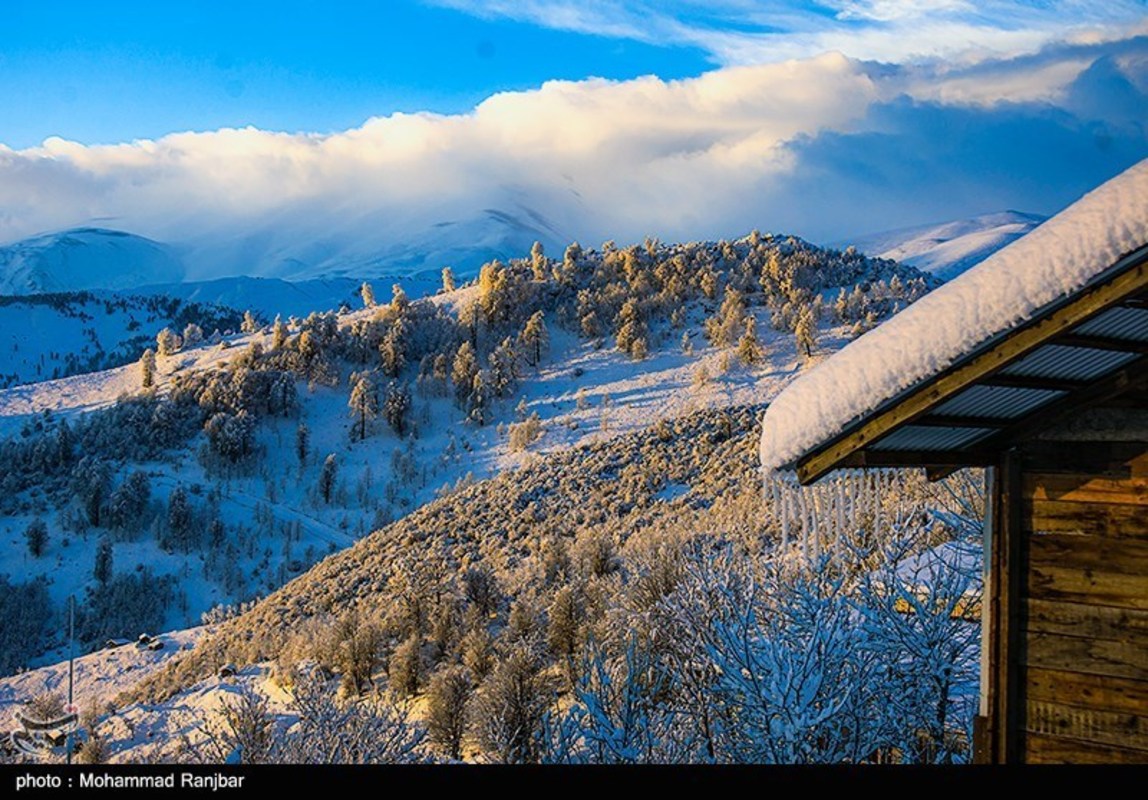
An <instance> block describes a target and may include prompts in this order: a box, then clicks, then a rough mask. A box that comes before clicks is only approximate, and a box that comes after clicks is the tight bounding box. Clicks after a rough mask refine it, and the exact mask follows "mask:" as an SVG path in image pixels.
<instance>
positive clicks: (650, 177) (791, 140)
mask: <svg viewBox="0 0 1148 800" xmlns="http://www.w3.org/2000/svg"><path fill="white" fill-rule="evenodd" d="M1146 78H1148V41H1146V40H1130V41H1127V42H1114V43H1104V44H1080V45H1063V44H1062V45H1057V46H1055V47H1050V48H1046V49H1045V50H1044V51H1042V52H1040V53H1038V54H1036V55H1033V56H1028V57H1023V58H1013V59H1008V60H998V61H981V62H979V63H977V64H975V65H973V66H967V67H954V66H952V65H945V64H927V65H901V66H897V65H889V64H878V63H872V62H863V61H858V60H855V59H849V58H846V57H844V56H842V55H840V54H826V55H822V56H818V57H816V58H811V59H802V60H794V61H787V62H782V63H774V64H765V65H758V66H744V67H727V68H724V69H719V70H715V71H714V72H711V73H708V74H705V75H702V76H699V77H697V78H691V79H687V80H680V81H663V80H660V79H657V78H654V77H646V78H640V79H637V80H632V81H625V82H613V81H605V80H588V81H582V82H566V81H555V82H550V83H546V84H544V85H543V86H542V87H540V88H539V89H537V90H534V91H529V92H508V93H503V94H498V95H495V96H493V97H491V98H489V99H487V100H486V101H485V102H483V103H481V104H480V105H479V106H478V107H477V108H475V109H474V110H473V111H472V112H471V113H469V114H463V115H453V116H438V115H431V114H414V115H408V114H396V115H393V116H389V117H385V118H376V119H372V120H370V121H368V122H367V123H365V124H364V125H363V126H361V127H359V128H355V129H352V130H348V131H345V132H342V133H337V134H333V135H301V134H284V133H274V132H268V131H262V130H256V129H251V128H248V129H242V130H221V131H214V132H208V133H184V134H178V135H172V136H167V137H164V138H163V139H160V140H157V141H137V142H132V143H126V144H120V145H112V146H85V145H81V144H77V143H74V142H67V141H64V140H61V139H50V140H48V141H46V142H44V144H43V145H42V146H40V147H36V148H30V149H27V150H22V151H13V150H10V149H6V148H3V147H0V240H12V239H16V238H20V237H24V236H28V235H31V234H33V233H36V232H40V231H44V230H53V229H60V228H65V227H70V226H76V225H82V224H87V223H89V222H90V221H91V220H96V219H100V220H103V219H107V218H111V220H112V221H111V222H104V223H101V224H104V225H107V226H112V227H119V228H122V229H125V230H129V231H133V232H137V233H141V234H143V235H148V236H152V237H154V238H158V239H161V240H165V241H173V242H179V243H183V244H184V245H185V246H187V247H188V248H189V253H190V255H189V259H190V262H191V263H190V266H191V268H192V270H193V272H194V273H195V274H196V275H198V276H207V275H213V274H228V273H233V272H237V271H243V272H250V273H255V274H261V273H262V274H267V273H272V272H280V273H281V272H282V271H283V270H284V269H288V271H290V270H291V269H294V268H293V267H292V268H287V267H284V263H285V262H289V261H290V262H292V263H301V264H305V265H310V266H309V267H307V268H306V269H322V270H326V269H331V268H336V267H339V266H341V265H348V264H350V265H355V264H362V263H364V262H370V261H371V260H372V258H373V257H375V256H377V255H378V254H379V253H385V254H386V255H387V256H388V257H389V258H391V259H395V260H400V261H404V260H405V261H409V262H410V263H412V264H415V265H420V264H421V265H425V266H427V267H435V266H439V265H441V261H439V262H438V263H436V262H435V259H440V258H447V257H450V258H454V257H455V255H454V254H456V253H457V251H456V250H452V249H451V247H452V246H453V245H460V246H465V245H467V244H469V243H472V242H477V244H478V245H480V246H486V247H488V248H489V249H490V250H492V251H497V250H498V249H499V248H506V247H513V248H518V247H522V246H523V245H522V240H525V242H526V246H528V244H529V240H530V239H531V238H533V237H534V236H536V235H537V236H542V237H543V238H549V240H550V243H551V244H552V245H554V244H558V243H560V242H562V241H563V240H564V239H568V238H579V239H580V240H582V241H583V243H585V244H590V245H595V244H597V243H599V242H601V241H603V240H604V239H607V238H613V239H617V240H619V241H637V240H640V239H641V238H642V237H643V236H645V235H647V234H650V235H656V236H659V237H660V238H662V239H663V240H671V239H692V238H710V237H717V236H727V235H739V234H742V233H744V232H746V231H748V230H749V229H750V228H753V227H761V228H764V229H773V230H785V231H791V232H795V233H798V234H802V235H807V236H810V237H813V238H816V239H831V238H837V237H839V236H843V235H845V234H847V233H851V232H859V231H861V230H864V229H866V228H868V229H875V228H891V227H897V226H899V225H903V224H910V223H916V222H925V221H930V220H931V219H940V218H945V217H946V216H959V215H963V214H966V213H979V212H983V211H993V210H998V209H999V208H1002V207H1007V206H1011V207H1019V208H1021V209H1022V210H1030V211H1038V212H1047V211H1053V210H1055V209H1056V207H1057V205H1058V204H1063V203H1064V202H1067V201H1068V200H1070V199H1071V198H1072V195H1073V194H1074V193H1078V192H1080V191H1082V190H1083V189H1085V188H1087V187H1088V186H1089V185H1091V184H1093V183H1096V182H1099V181H1100V180H1103V179H1104V178H1106V177H1108V176H1109V175H1110V174H1112V172H1114V171H1115V170H1117V169H1119V168H1121V167H1122V166H1126V165H1127V163H1129V162H1130V160H1135V159H1138V158H1141V157H1143V156H1145V155H1148V140H1146V139H1145V126H1144V125H1143V124H1140V125H1136V124H1135V122H1136V115H1137V114H1138V113H1139V114H1142V113H1143V112H1142V109H1143V108H1145V107H1148V106H1146V105H1143V104H1142V102H1141V101H1143V99H1144V96H1143V87H1145V86H1146V85H1148V81H1146ZM1086 80H1087V81H1090V83H1088V84H1087V88H1088V91H1087V92H1086V93H1085V94H1083V95H1082V92H1081V88H1080V87H1081V86H1084V85H1085V84H1083V83H1081V82H1082V81H1086ZM1098 86H1099V87H1100V88H1105V87H1107V89H1106V90H1105V91H1097V87H1098ZM1137 86H1139V87H1141V88H1139V89H1138V88H1136V87H1137ZM1109 90H1110V91H1109ZM1137 98H1139V100H1138V99H1137ZM1085 100H1087V102H1085ZM1082 109H1086V110H1082ZM1137 109H1140V110H1139V111H1138V110H1137ZM1061 161H1064V162H1065V163H1061ZM491 209H493V210H495V211H496V212H498V213H499V214H507V215H510V216H511V217H515V218H517V219H518V220H519V221H520V223H521V224H518V223H515V224H510V225H502V226H501V227H499V226H493V227H492V226H491V225H490V224H489V220H490V219H492V218H493V217H495V216H497V214H492V213H491V212H490V210H491ZM532 215H533V216H532ZM441 223H452V224H449V225H442V224H441ZM444 242H445V243H446V244H444ZM428 253H429V255H427V254H428ZM424 257H425V261H426V263H425V264H423V261H424ZM301 269H303V268H301ZM304 271H306V270H305V269H304Z"/></svg>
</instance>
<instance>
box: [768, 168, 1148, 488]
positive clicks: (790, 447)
mask: <svg viewBox="0 0 1148 800" xmlns="http://www.w3.org/2000/svg"><path fill="white" fill-rule="evenodd" d="M1146 243H1148V159H1145V160H1144V161H1141V162H1140V163H1138V164H1136V165H1135V166H1133V167H1131V168H1130V169H1128V170H1127V171H1125V172H1124V173H1122V174H1120V175H1118V176H1116V177H1115V178H1113V179H1112V180H1110V181H1108V182H1107V183H1105V184H1103V185H1102V186H1100V187H1099V188H1097V189H1094V190H1093V191H1091V192H1089V193H1088V194H1086V195H1085V196H1084V197H1082V198H1081V199H1080V200H1078V201H1076V202H1075V203H1073V204H1072V205H1071V206H1069V207H1068V208H1066V209H1065V210H1064V211H1062V212H1060V213H1059V214H1057V215H1056V216H1055V217H1053V218H1051V219H1049V220H1048V221H1046V222H1045V223H1044V224H1042V225H1040V226H1039V227H1038V228H1036V229H1035V230H1034V231H1032V232H1031V233H1029V234H1027V235H1026V236H1023V237H1022V238H1020V239H1018V240H1017V241H1016V242H1014V243H1013V244H1011V245H1009V246H1008V247H1005V248H1003V249H1002V250H999V251H998V252H996V253H994V254H993V255H992V256H990V257H989V258H988V259H986V260H985V261H983V262H981V263H980V264H978V265H977V266H975V267H973V268H972V269H970V270H969V271H968V272H965V273H964V274H962V275H959V276H958V277H956V278H954V279H953V280H952V281H951V282H949V283H947V284H945V285H944V286H941V287H940V288H938V289H936V290H934V291H933V292H930V293H929V294H927V295H926V296H925V297H923V298H921V299H920V300H918V301H917V302H916V303H914V304H913V305H911V306H909V307H908V308H906V309H905V310H904V311H902V312H901V313H899V314H897V315H896V316H894V317H893V318H892V319H890V320H888V321H887V322H885V323H883V324H882V325H879V326H878V327H877V328H875V329H873V330H872V331H870V332H869V333H867V334H865V335H864V336H862V337H860V338H859V339H857V340H856V341H853V342H851V343H849V344H848V345H847V346H845V347H844V348H842V349H841V350H840V351H839V352H838V353H836V354H835V355H833V356H832V357H830V358H828V359H826V360H825V361H823V362H822V363H821V364H818V365H817V366H816V367H814V368H813V369H811V370H810V371H809V372H807V373H805V374H804V375H802V376H801V377H799V378H798V379H797V380H795V381H794V382H793V383H792V384H790V385H789V387H788V388H786V389H785V391H783V392H782V393H781V394H779V395H778V396H777V398H776V399H775V400H774V401H773V402H772V403H771V404H770V406H769V408H768V409H767V410H766V413H765V417H764V419H763V422H762V431H761V448H760V454H761V464H762V467H764V468H765V469H778V468H781V467H784V466H787V465H789V464H791V463H792V462H793V461H795V460H796V459H798V458H800V457H801V456H802V455H804V454H805V453H807V452H808V451H809V450H811V449H813V448H815V447H817V446H819V445H821V444H822V443H824V442H825V441H827V440H828V439H830V438H831V437H833V436H835V435H836V434H838V433H840V432H841V431H843V430H844V429H845V428H846V427H847V426H848V425H849V424H850V423H853V422H854V421H856V420H857V419H858V418H860V417H862V416H864V415H865V414H868V413H869V412H871V411H873V410H874V409H876V408H878V407H879V406H881V405H882V404H883V403H885V402H887V401H889V400H891V399H892V398H894V397H896V396H897V395H898V394H899V393H900V392H902V391H904V390H905V389H908V388H910V387H911V386H914V385H916V384H917V383H919V382H920V381H922V380H924V379H926V378H928V377H930V376H932V375H934V374H936V373H937V372H939V371H941V370H943V369H945V368H946V367H948V366H950V365H951V364H953V363H954V362H955V361H957V360H958V359H960V358H961V357H962V356H964V355H966V354H967V353H969V352H970V351H972V350H974V349H975V348H976V347H977V346H978V345H980V344H982V343H984V342H985V341H987V340H988V339H990V338H992V337H993V336H996V335H998V334H1000V333H1002V332H1004V331H1007V330H1009V329H1010V328H1013V327H1015V326H1017V325H1018V324H1020V323H1023V322H1024V321H1026V320H1028V319H1030V318H1031V317H1032V316H1033V315H1034V313H1035V312H1036V311H1038V310H1039V309H1041V308H1043V307H1045V306H1047V305H1048V304H1050V303H1053V302H1055V301H1057V300H1059V299H1061V298H1063V297H1065V296H1066V295H1068V294H1071V293H1072V292H1075V291H1077V290H1078V289H1080V288H1081V287H1083V286H1085V285H1086V284H1088V283H1089V281H1091V280H1092V279H1094V278H1096V277H1097V276H1098V275H1099V274H1100V273H1102V272H1104V271H1105V270H1106V269H1107V268H1109V267H1111V266H1112V265H1113V264H1115V263H1116V262H1117V261H1118V260H1119V259H1120V258H1121V257H1122V256H1124V255H1127V254H1128V253H1130V252H1132V251H1133V250H1135V249H1137V248H1138V247H1140V246H1142V245H1144V244H1146Z"/></svg>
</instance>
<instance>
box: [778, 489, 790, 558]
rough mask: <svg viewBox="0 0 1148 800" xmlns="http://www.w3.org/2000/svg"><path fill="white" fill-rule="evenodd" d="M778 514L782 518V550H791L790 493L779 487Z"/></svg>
mask: <svg viewBox="0 0 1148 800" xmlns="http://www.w3.org/2000/svg"><path fill="white" fill-rule="evenodd" d="M777 488H778V490H779V491H778V512H779V514H780V516H781V549H782V551H783V552H784V551H786V550H788V549H789V492H786V491H784V490H783V489H784V487H781V486H778V487H777Z"/></svg>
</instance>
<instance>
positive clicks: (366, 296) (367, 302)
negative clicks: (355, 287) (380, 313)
mask: <svg viewBox="0 0 1148 800" xmlns="http://www.w3.org/2000/svg"><path fill="white" fill-rule="evenodd" d="M359 294H360V296H362V298H363V308H374V307H375V288H374V287H373V286H371V284H369V283H367V282H366V281H363V285H362V286H360V287H359Z"/></svg>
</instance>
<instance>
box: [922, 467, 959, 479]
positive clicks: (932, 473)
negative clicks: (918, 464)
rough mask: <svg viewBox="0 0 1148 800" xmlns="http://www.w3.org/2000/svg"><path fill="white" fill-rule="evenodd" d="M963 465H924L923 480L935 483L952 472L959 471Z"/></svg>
mask: <svg viewBox="0 0 1148 800" xmlns="http://www.w3.org/2000/svg"><path fill="white" fill-rule="evenodd" d="M962 469H964V467H963V466H962V467H956V466H949V467H925V480H927V481H928V482H929V483H936V482H937V481H943V480H944V479H945V478H947V477H949V476H950V475H952V474H953V473H954V472H960V471H961V470H962Z"/></svg>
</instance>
